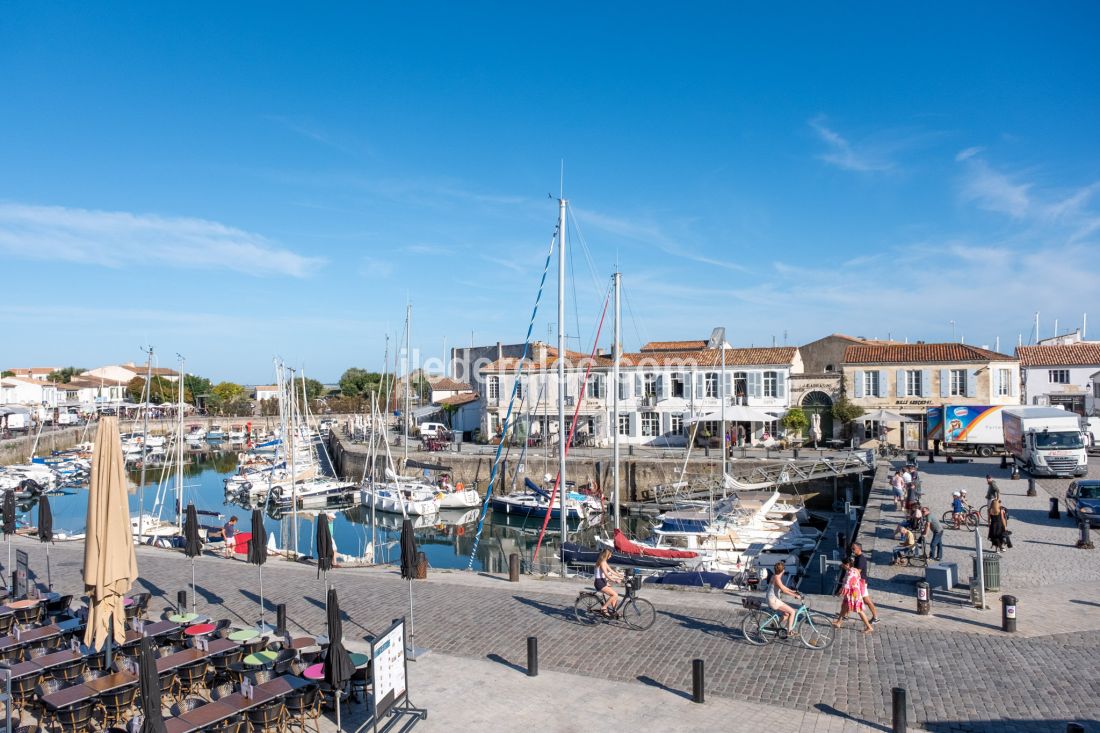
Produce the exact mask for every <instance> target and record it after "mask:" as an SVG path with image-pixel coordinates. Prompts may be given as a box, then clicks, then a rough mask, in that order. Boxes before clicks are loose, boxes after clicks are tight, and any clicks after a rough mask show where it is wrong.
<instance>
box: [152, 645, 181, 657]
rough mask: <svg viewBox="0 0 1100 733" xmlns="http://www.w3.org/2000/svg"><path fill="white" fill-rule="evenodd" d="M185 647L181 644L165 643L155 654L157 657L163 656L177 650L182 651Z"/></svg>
mask: <svg viewBox="0 0 1100 733" xmlns="http://www.w3.org/2000/svg"><path fill="white" fill-rule="evenodd" d="M184 648H185V647H183V646H181V645H179V644H165V645H164V646H162V647H158V648H157V650H156V651H155V652H153V653H154V654H156V655H157V659H160V658H161V657H167V656H168V655H169V654H175V653H176V652H182V651H183V650H184Z"/></svg>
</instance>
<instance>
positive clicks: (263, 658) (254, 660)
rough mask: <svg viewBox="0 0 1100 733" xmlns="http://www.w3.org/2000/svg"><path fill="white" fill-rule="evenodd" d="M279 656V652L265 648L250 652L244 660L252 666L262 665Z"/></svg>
mask: <svg viewBox="0 0 1100 733" xmlns="http://www.w3.org/2000/svg"><path fill="white" fill-rule="evenodd" d="M277 656H279V655H278V653H277V652H273V651H269V650H267V649H264V650H262V651H258V652H255V653H254V654H249V655H248V656H247V657H245V658H244V659H243V660H242V661H243V662H244V663H245V664H247V665H248V666H250V667H262V666H264V665H265V664H268V663H269V662H273V661H275V657H277Z"/></svg>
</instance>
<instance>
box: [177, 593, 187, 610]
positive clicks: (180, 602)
mask: <svg viewBox="0 0 1100 733" xmlns="http://www.w3.org/2000/svg"><path fill="white" fill-rule="evenodd" d="M176 613H181V614H182V613H187V591H185V590H180V591H176Z"/></svg>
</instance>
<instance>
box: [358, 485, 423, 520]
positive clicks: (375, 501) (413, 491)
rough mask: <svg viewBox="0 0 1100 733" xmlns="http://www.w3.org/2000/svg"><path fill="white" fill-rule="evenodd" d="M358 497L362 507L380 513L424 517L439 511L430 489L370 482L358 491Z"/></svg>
mask: <svg viewBox="0 0 1100 733" xmlns="http://www.w3.org/2000/svg"><path fill="white" fill-rule="evenodd" d="M360 497H361V499H360V500H361V501H362V503H363V504H364V505H366V506H367V507H368V508H369V507H371V506H373V507H374V508H375V510H377V511H380V512H390V513H392V514H401V515H407V514H412V515H424V514H435V513H437V512H438V511H439V499H437V498H436V493H435V491H434V490H433V488H432V487H424V486H413V485H409V484H401V483H399V482H390V481H387V482H373V481H372V482H370V483H368V484H366V485H364V486H363V487H362V488H361V489H360Z"/></svg>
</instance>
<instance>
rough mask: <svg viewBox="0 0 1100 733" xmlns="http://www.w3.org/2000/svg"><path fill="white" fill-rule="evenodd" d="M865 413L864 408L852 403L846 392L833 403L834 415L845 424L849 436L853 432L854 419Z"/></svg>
mask: <svg viewBox="0 0 1100 733" xmlns="http://www.w3.org/2000/svg"><path fill="white" fill-rule="evenodd" d="M863 413H864V410H863V408H862V407H860V406H859V405H854V404H852V403H851V402H850V401H849V400H848V396H847V395H845V394H841V395H840V398H839V399H837V401H836V402H834V403H833V417H834V418H836V419H837V420H839V421H840V422H841V424H842V425H843V426H844V433H845V434H846V435H848V436H851V434H852V421H853V420H855V419H856V418H858V417H862V416H863Z"/></svg>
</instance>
